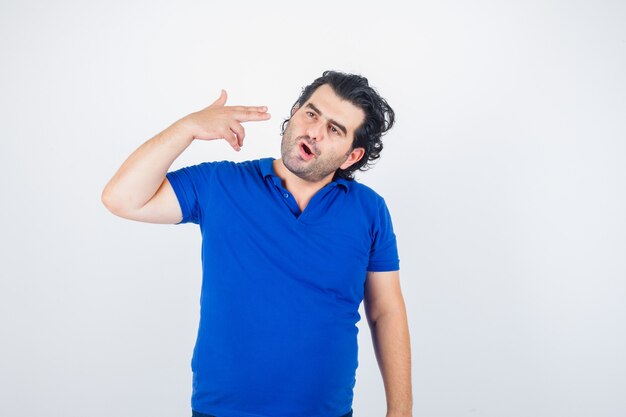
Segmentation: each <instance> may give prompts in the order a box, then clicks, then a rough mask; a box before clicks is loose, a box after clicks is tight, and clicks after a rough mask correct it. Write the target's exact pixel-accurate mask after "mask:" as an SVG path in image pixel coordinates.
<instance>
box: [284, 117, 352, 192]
mask: <svg viewBox="0 0 626 417" xmlns="http://www.w3.org/2000/svg"><path fill="white" fill-rule="evenodd" d="M300 140H304V141H305V142H306V143H307V144H308V145H309V147H311V148H313V147H312V145H311V144H310V140H311V139H310V138H309V137H308V136H297V137H294V135H293V128H292V127H291V122H289V123H288V124H287V128H286V129H285V132H284V133H283V139H282V141H281V144H280V153H281V158H282V160H283V164H284V165H285V167H287V169H288V170H289V171H291V172H292V173H294V174H295V175H296V176H298V177H300V178H302V179H303V180H305V181H310V182H318V181H321V180H323V179H324V178H326V177H328V176H329V175H330V174H334V173H335V172H336V171H337V169H338V168H339V167H340V166H341V165H342V164H343V163H344V162H345V160H346V158H347V156H348V155H349V154H350V151H348V153H347V154H345V155H343V156H337V157H334V158H330V159H327V157H325V156H323V155H321V154H318V155H316V156H315V157H314V158H313V159H311V160H309V161H304V160H302V159H301V157H300V149H298V142H299V141H300Z"/></svg>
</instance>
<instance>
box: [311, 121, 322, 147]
mask: <svg viewBox="0 0 626 417" xmlns="http://www.w3.org/2000/svg"><path fill="white" fill-rule="evenodd" d="M307 133H308V135H309V137H310V138H311V140H312V141H314V142H319V141H320V140H322V138H323V135H324V123H323V122H321V121H316V122H315V123H311V124H310V125H309V128H308V132H307Z"/></svg>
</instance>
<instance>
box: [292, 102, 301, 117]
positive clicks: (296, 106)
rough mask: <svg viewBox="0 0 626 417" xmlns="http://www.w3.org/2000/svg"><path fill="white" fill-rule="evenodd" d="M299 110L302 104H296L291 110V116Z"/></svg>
mask: <svg viewBox="0 0 626 417" xmlns="http://www.w3.org/2000/svg"><path fill="white" fill-rule="evenodd" d="M299 108H300V104H298V103H296V104H294V105H293V107H292V108H291V115H292V116H293V115H294V114H295V112H297V111H298V109H299Z"/></svg>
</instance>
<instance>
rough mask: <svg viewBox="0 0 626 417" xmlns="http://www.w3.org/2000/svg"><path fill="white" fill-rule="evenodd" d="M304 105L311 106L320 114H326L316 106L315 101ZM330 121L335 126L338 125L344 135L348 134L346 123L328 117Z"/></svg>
mask: <svg viewBox="0 0 626 417" xmlns="http://www.w3.org/2000/svg"><path fill="white" fill-rule="evenodd" d="M304 107H309V108H311V109H313V111H314V112H316V113H317V114H319V115H320V116H323V115H324V113H322V112H321V111H320V109H318V108H317V107H315V105H314V104H313V103H307V104H306V106H304ZM328 121H329V122H330V123H331V124H334V125H335V126H337V127H338V128H339V129H340V130H341V131H342V132H343V134H344V135H347V134H348V129H346V127H345V126H344V125H342V124H341V123H339V122H337V121H336V120H333V119H328Z"/></svg>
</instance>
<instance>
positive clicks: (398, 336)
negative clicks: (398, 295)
mask: <svg viewBox="0 0 626 417" xmlns="http://www.w3.org/2000/svg"><path fill="white" fill-rule="evenodd" d="M370 328H371V334H372V342H373V345H374V352H375V354H376V359H377V361H378V366H379V368H380V372H381V375H382V378H383V383H384V385H385V395H386V398H387V416H388V417H391V416H393V417H396V416H397V417H410V416H412V408H413V396H412V387H411V345H410V337H409V328H408V322H407V317H406V310H405V309H404V308H402V309H399V310H398V311H395V312H393V313H388V314H386V315H383V316H381V317H379V318H378V320H376V322H373V323H371V324H370Z"/></svg>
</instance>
